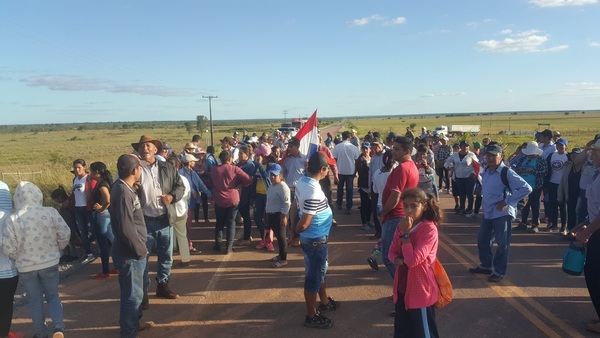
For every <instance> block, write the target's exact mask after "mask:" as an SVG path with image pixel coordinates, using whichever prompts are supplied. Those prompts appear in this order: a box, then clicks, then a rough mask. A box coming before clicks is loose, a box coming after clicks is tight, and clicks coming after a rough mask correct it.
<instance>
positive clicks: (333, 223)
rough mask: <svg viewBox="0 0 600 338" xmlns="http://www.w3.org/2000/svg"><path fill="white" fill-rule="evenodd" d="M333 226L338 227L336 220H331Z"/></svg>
mask: <svg viewBox="0 0 600 338" xmlns="http://www.w3.org/2000/svg"><path fill="white" fill-rule="evenodd" d="M331 226H334V227H335V226H337V221H336V220H335V219H332V220H331Z"/></svg>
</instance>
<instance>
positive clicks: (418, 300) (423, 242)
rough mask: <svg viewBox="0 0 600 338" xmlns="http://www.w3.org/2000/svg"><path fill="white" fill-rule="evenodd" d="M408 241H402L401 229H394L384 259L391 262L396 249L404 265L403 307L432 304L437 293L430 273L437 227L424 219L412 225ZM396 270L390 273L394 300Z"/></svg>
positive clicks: (434, 256) (433, 277) (395, 297)
mask: <svg viewBox="0 0 600 338" xmlns="http://www.w3.org/2000/svg"><path fill="white" fill-rule="evenodd" d="M415 227H416V228H414V230H413V232H412V233H411V235H410V243H406V244H404V245H403V244H402V232H400V231H399V230H398V229H396V233H394V239H393V241H392V245H391V246H390V251H389V253H388V259H389V260H390V261H391V262H392V263H393V262H394V260H395V259H396V257H400V252H401V253H402V257H403V259H404V264H406V266H407V267H408V279H407V283H406V294H405V295H404V302H405V304H406V308H407V309H419V308H424V307H428V306H431V305H433V304H434V303H435V302H436V301H437V299H438V295H439V290H438V285H437V282H436V280H435V275H434V274H433V263H434V262H435V258H436V256H437V248H438V230H437V227H436V226H435V224H434V223H433V222H432V221H427V220H424V221H422V222H421V223H420V224H419V225H418V226H417V225H415ZM399 284H400V280H399V277H398V271H396V275H395V276H394V303H396V302H397V301H398V285H399Z"/></svg>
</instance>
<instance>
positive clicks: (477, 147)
mask: <svg viewBox="0 0 600 338" xmlns="http://www.w3.org/2000/svg"><path fill="white" fill-rule="evenodd" d="M473 148H475V149H481V142H473Z"/></svg>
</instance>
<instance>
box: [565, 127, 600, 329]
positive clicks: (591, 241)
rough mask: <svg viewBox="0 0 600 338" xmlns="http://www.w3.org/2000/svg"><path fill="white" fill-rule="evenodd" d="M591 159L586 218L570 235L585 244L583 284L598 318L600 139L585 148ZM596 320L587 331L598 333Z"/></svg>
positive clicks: (599, 305) (599, 309) (599, 294)
mask: <svg viewBox="0 0 600 338" xmlns="http://www.w3.org/2000/svg"><path fill="white" fill-rule="evenodd" d="M585 150H587V151H588V152H589V153H590V154H591V157H592V162H593V163H594V167H595V168H596V173H595V174H594V181H593V183H592V184H591V185H589V186H588V187H587V189H586V193H585V195H586V197H587V205H588V218H587V220H585V221H584V222H583V223H581V224H580V225H578V226H576V227H575V228H573V230H572V231H571V233H572V234H574V235H576V237H575V238H576V240H577V241H578V242H580V243H585V244H586V259H585V265H584V268H583V272H584V274H585V284H586V285H587V288H588V291H589V293H590V297H591V299H592V304H593V305H594V309H595V310H596V315H597V316H598V318H600V231H598V229H600V216H599V214H600V177H599V176H600V175H598V174H599V173H600V139H597V140H596V141H595V142H594V143H593V144H592V145H590V146H588V147H586V148H585ZM598 318H596V320H595V321H593V322H591V323H590V324H588V326H587V329H588V330H590V331H592V332H595V333H600V322H598V320H597V319H598Z"/></svg>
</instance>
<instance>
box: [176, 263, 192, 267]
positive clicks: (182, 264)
mask: <svg viewBox="0 0 600 338" xmlns="http://www.w3.org/2000/svg"><path fill="white" fill-rule="evenodd" d="M177 265H178V266H179V267H180V268H187V267H188V266H190V262H179V264H177Z"/></svg>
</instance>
